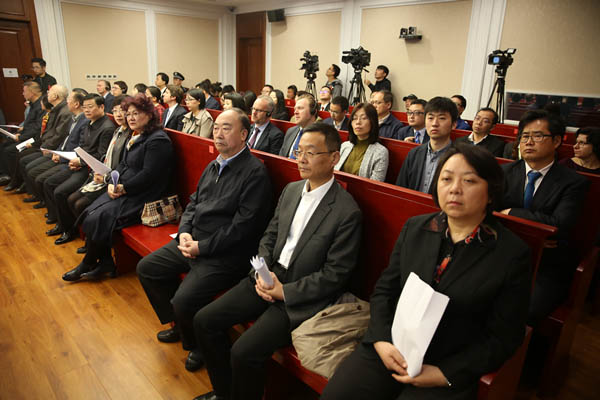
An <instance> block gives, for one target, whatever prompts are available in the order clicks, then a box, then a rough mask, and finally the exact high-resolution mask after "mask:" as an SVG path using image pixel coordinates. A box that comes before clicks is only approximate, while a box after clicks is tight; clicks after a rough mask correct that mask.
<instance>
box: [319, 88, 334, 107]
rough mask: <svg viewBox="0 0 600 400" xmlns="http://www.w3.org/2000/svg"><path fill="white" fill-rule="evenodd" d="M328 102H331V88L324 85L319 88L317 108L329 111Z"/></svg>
mask: <svg viewBox="0 0 600 400" xmlns="http://www.w3.org/2000/svg"><path fill="white" fill-rule="evenodd" d="M329 103H331V88H330V87H329V86H326V85H325V86H323V87H322V88H321V90H319V110H321V111H329Z"/></svg>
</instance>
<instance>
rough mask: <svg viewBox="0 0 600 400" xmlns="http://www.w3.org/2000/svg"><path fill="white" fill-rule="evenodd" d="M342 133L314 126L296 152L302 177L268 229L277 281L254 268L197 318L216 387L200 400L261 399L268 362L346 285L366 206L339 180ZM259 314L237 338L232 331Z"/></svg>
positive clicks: (262, 252)
mask: <svg viewBox="0 0 600 400" xmlns="http://www.w3.org/2000/svg"><path fill="white" fill-rule="evenodd" d="M339 150H340V137H339V134H338V132H337V131H336V130H335V128H334V127H333V126H331V125H326V124H324V123H321V122H318V123H315V124H312V125H310V126H307V127H306V128H305V129H304V134H303V135H302V138H301V139H300V144H299V145H298V148H297V149H296V150H294V153H295V157H296V159H297V162H298V170H299V171H300V176H301V177H302V179H303V180H301V181H297V182H292V183H290V184H288V185H287V186H286V187H285V188H284V189H283V192H282V193H281V196H280V197H279V203H278V205H277V209H276V210H275V215H274V216H273V218H272V219H271V222H270V223H269V226H268V227H267V230H266V231H265V233H264V234H263V237H262V239H261V241H260V246H259V249H258V256H260V257H263V258H264V260H265V262H266V264H267V266H268V268H269V270H270V271H271V272H270V275H271V278H272V280H273V284H272V285H268V284H267V283H265V282H264V281H263V280H262V279H261V278H260V277H258V276H255V274H254V273H251V274H250V276H248V277H245V278H244V279H242V280H241V282H240V283H239V284H238V285H236V286H235V287H233V288H232V289H230V290H229V291H227V292H226V293H225V294H224V295H223V296H221V297H219V298H218V299H217V300H215V301H213V302H212V303H210V304H209V305H207V306H206V307H204V308H202V309H201V310H200V311H199V312H198V313H197V314H196V316H195V317H194V332H195V333H196V342H197V343H198V344H199V346H200V349H201V351H202V353H203V354H204V359H205V361H206V368H207V370H208V376H209V377H210V380H211V383H212V386H213V390H214V392H209V393H206V394H204V395H201V396H199V397H197V398H196V399H199V400H218V399H231V400H233V399H245V400H260V399H262V396H263V389H264V381H265V365H264V364H265V361H266V360H268V359H269V358H270V357H271V355H272V354H273V352H274V351H275V350H277V349H279V348H282V347H285V346H289V345H290V344H291V342H292V338H291V334H290V332H291V331H292V330H293V329H295V328H296V327H298V325H300V324H301V323H302V322H303V321H305V320H306V319H308V318H310V317H312V316H313V315H315V314H316V313H318V312H319V311H321V310H322V309H324V308H325V307H327V306H328V305H330V304H332V303H334V302H335V300H336V299H337V298H338V297H339V296H340V295H341V294H342V293H343V292H344V291H345V290H346V288H347V285H348V282H349V280H350V276H351V273H352V271H353V269H354V268H355V266H356V261H357V259H358V250H359V248H360V236H361V220H362V216H361V211H360V209H359V208H358V206H357V204H356V203H355V201H354V199H353V198H352V196H350V194H348V193H347V192H346V191H345V190H344V189H343V188H342V187H341V186H340V185H339V183H337V182H336V181H335V178H334V176H333V168H334V166H335V165H336V164H337V162H338V160H339V158H340V152H339ZM252 320H255V323H254V324H253V325H252V327H251V328H249V329H248V330H246V331H245V332H244V333H243V334H242V335H241V336H240V337H239V338H238V340H237V341H236V342H235V344H233V346H232V345H231V342H230V341H229V337H228V335H227V330H228V329H229V328H230V327H231V326H233V325H235V324H238V323H243V322H247V321H252Z"/></svg>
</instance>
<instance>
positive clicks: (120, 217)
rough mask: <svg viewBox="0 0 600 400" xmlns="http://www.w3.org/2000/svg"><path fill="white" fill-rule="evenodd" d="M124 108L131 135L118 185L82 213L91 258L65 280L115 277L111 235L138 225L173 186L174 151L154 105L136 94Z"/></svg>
mask: <svg viewBox="0 0 600 400" xmlns="http://www.w3.org/2000/svg"><path fill="white" fill-rule="evenodd" d="M121 109H122V110H123V112H125V116H126V118H127V123H128V124H129V127H130V128H131V130H132V134H131V138H130V139H129V140H128V141H127V143H126V145H125V149H124V153H123V155H122V158H121V162H120V163H119V166H118V167H117V169H116V170H117V171H118V172H119V175H120V177H119V182H118V184H117V185H114V184H113V183H110V184H109V185H108V191H107V193H104V194H102V195H101V196H100V197H98V198H97V199H96V200H94V202H93V203H92V204H90V205H89V207H87V208H86V209H85V210H84V211H83V213H82V214H81V218H80V219H81V220H82V221H83V222H82V224H81V229H82V230H83V232H84V233H85V235H86V244H87V253H86V255H85V257H84V258H83V260H82V261H81V263H80V264H79V265H78V266H77V267H75V268H73V269H72V270H70V271H68V272H67V273H65V274H64V275H63V279H64V280H65V281H76V280H79V279H80V278H82V277H85V278H88V279H98V278H101V277H103V276H104V275H105V274H110V275H111V276H115V275H116V268H115V264H114V261H113V259H112V256H111V251H110V249H111V244H112V235H113V232H114V231H115V230H118V229H122V228H124V227H126V226H129V225H134V224H137V223H139V222H140V215H141V212H142V209H143V208H144V204H145V203H147V202H151V201H155V200H158V199H160V198H161V197H163V196H164V195H165V192H166V190H167V188H168V187H169V184H170V182H171V172H172V170H173V146H172V144H171V139H169V136H167V134H166V133H165V132H164V131H163V130H162V129H161V127H160V123H159V121H158V116H157V114H156V112H155V111H154V105H153V104H152V101H151V100H150V99H149V98H147V97H146V96H143V95H142V94H138V95H137V96H136V97H135V98H128V99H127V100H125V101H124V102H123V103H121Z"/></svg>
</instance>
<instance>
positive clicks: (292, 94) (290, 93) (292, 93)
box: [285, 85, 298, 100]
mask: <svg viewBox="0 0 600 400" xmlns="http://www.w3.org/2000/svg"><path fill="white" fill-rule="evenodd" d="M297 94H298V88H297V87H296V85H290V86H288V88H287V93H286V95H285V98H286V99H290V100H296V95H297Z"/></svg>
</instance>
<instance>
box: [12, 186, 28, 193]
mask: <svg viewBox="0 0 600 400" xmlns="http://www.w3.org/2000/svg"><path fill="white" fill-rule="evenodd" d="M15 193H16V194H25V193H27V186H25V184H24V183H22V184H21V186H19V188H18V189H17V191H16V192H15Z"/></svg>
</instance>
